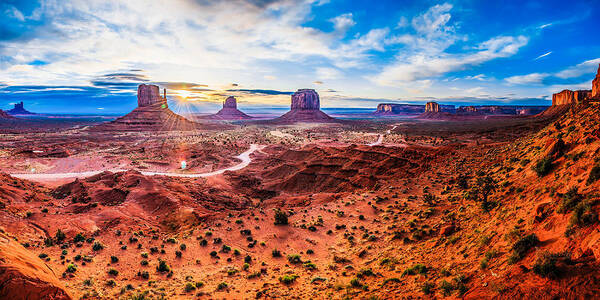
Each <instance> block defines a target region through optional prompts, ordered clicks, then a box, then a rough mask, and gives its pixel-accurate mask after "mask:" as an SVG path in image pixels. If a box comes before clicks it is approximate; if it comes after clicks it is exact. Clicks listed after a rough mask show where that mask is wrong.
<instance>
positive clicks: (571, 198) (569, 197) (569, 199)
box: [556, 186, 583, 214]
mask: <svg viewBox="0 0 600 300" xmlns="http://www.w3.org/2000/svg"><path fill="white" fill-rule="evenodd" d="M582 198H583V197H582V196H581V194H579V193H578V192H577V187H576V186H574V187H571V188H570V189H569V190H568V191H567V192H566V193H565V194H563V195H562V197H561V200H560V203H559V204H558V208H557V209H556V211H557V212H558V213H561V214H564V213H567V212H569V211H571V210H572V209H573V208H575V206H577V204H578V203H579V202H580V201H581V199H582Z"/></svg>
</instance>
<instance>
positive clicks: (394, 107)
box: [375, 103, 456, 115]
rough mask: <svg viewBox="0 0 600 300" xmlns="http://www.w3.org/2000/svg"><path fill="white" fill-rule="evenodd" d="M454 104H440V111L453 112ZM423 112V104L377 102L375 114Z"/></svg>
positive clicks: (414, 113)
mask: <svg viewBox="0 0 600 300" xmlns="http://www.w3.org/2000/svg"><path fill="white" fill-rule="evenodd" d="M455 110H456V108H455V107H454V105H440V111H443V112H454V111H455ZM424 112H425V105H420V104H394V103H379V104H378V105H377V110H376V111H375V114H383V115H417V114H421V113H424Z"/></svg>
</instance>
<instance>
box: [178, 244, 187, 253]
mask: <svg viewBox="0 0 600 300" xmlns="http://www.w3.org/2000/svg"><path fill="white" fill-rule="evenodd" d="M179 249H181V251H185V249H187V246H186V245H185V244H181V245H179Z"/></svg>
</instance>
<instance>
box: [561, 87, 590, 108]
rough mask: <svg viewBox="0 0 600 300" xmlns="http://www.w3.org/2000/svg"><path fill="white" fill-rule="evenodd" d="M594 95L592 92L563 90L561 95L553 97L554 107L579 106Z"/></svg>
mask: <svg viewBox="0 0 600 300" xmlns="http://www.w3.org/2000/svg"><path fill="white" fill-rule="evenodd" d="M591 95H592V91H590V90H579V91H571V90H563V91H562V92H560V93H556V94H554V95H552V105H567V104H577V103H581V102H583V100H585V99H587V98H589V97H590V96H591Z"/></svg>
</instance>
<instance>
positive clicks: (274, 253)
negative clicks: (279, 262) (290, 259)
mask: <svg viewBox="0 0 600 300" xmlns="http://www.w3.org/2000/svg"><path fill="white" fill-rule="evenodd" d="M271 255H272V256H273V257H281V251H279V250H277V249H273V251H271Z"/></svg>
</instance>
